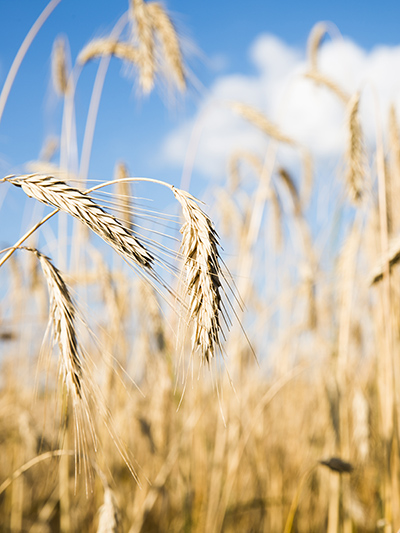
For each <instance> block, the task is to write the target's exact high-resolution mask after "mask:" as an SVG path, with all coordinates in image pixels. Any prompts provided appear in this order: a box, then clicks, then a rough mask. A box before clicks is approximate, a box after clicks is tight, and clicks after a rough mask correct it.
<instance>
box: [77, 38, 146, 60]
mask: <svg viewBox="0 0 400 533" xmlns="http://www.w3.org/2000/svg"><path fill="white" fill-rule="evenodd" d="M104 55H113V56H115V57H118V58H119V59H123V60H125V61H128V62H129V63H133V64H134V65H139V64H140V61H139V51H138V49H137V48H135V47H134V46H132V45H131V44H129V43H122V42H119V41H116V40H115V39H95V40H93V41H91V42H90V43H89V44H87V45H86V46H85V48H84V49H83V50H82V51H81V52H80V53H79V56H78V63H79V64H80V65H85V63H87V62H88V61H90V60H91V59H95V58H96V57H101V56H104Z"/></svg>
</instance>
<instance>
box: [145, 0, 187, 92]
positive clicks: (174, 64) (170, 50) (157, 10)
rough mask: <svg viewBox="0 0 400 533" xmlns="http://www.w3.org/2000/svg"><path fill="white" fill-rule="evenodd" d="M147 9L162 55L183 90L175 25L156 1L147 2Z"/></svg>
mask: <svg viewBox="0 0 400 533" xmlns="http://www.w3.org/2000/svg"><path fill="white" fill-rule="evenodd" d="M147 10H148V14H149V15H150V17H151V21H152V25H153V28H154V29H155V31H156V32H157V34H158V36H159V38H160V41H161V45H162V48H163V52H164V57H165V59H166V61H167V64H168V65H169V66H170V67H171V71H172V74H173V75H174V77H175V80H176V84H177V86H178V88H179V90H181V91H184V90H185V88H186V78H185V72H184V68H183V59H182V51H181V47H180V44H179V39H178V34H177V32H176V30H175V27H174V25H173V23H172V21H171V19H170V17H169V16H168V14H167V13H166V12H165V10H164V8H163V7H162V5H161V4H159V3H158V2H151V3H148V4H147Z"/></svg>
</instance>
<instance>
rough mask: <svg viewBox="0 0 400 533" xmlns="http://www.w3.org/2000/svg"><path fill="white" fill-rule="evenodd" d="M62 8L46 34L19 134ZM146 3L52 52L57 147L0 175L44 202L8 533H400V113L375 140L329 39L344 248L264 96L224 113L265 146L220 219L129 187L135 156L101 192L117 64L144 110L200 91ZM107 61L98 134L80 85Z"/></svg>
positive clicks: (20, 260) (169, 22)
mask: <svg viewBox="0 0 400 533" xmlns="http://www.w3.org/2000/svg"><path fill="white" fill-rule="evenodd" d="M57 3H58V1H57V0H52V1H51V2H50V3H49V4H48V6H47V8H46V10H45V11H44V12H43V14H42V15H41V16H40V17H39V18H38V19H37V21H36V22H35V21H32V24H33V27H32V28H33V30H34V31H33V32H32V33H31V34H29V35H28V36H27V40H26V41H25V42H24V43H23V45H22V46H21V49H20V51H19V52H18V54H17V56H16V57H17V61H16V62H15V64H14V65H13V67H12V69H11V70H10V73H9V75H8V77H7V78H6V81H5V83H4V86H3V88H2V92H1V94H0V120H1V117H2V114H3V111H4V108H5V107H6V104H7V98H8V95H9V94H10V93H11V92H12V86H13V81H14V78H15V75H16V73H17V71H18V68H19V66H20V64H21V62H22V61H23V58H24V55H25V53H26V52H27V51H28V49H29V46H30V45H31V43H32V41H33V39H34V38H35V35H36V34H37V33H38V32H40V31H45V30H44V28H43V25H44V24H45V22H46V20H47V17H48V16H49V15H50V14H51V12H52V10H53V9H55V8H56V6H57ZM127 9H128V10H127V13H126V16H125V18H124V19H123V20H122V22H121V21H119V22H118V23H117V25H116V27H115V28H114V30H113V31H112V32H111V33H110V35H106V36H103V37H102V38H95V39H92V40H91V41H89V42H88V44H87V45H86V46H85V47H84V48H83V49H82V50H81V51H79V53H78V54H77V56H76V58H75V59H73V58H72V59H71V57H70V55H69V47H68V45H67V41H66V38H65V37H59V38H58V39H57V40H56V41H55V43H54V46H53V50H52V54H51V58H47V59H49V68H51V76H52V84H53V88H54V91H55V93H56V94H57V97H58V98H59V99H60V101H61V102H62V105H63V115H62V123H61V124H60V136H59V138H58V139H56V140H55V139H50V140H49V142H47V144H46V145H45V148H44V149H43V150H42V153H41V155H40V156H39V157H38V159H37V160H36V161H30V162H29V163H27V164H26V165H25V167H24V168H25V170H24V172H17V173H13V169H10V173H9V175H7V176H1V179H0V188H1V189H3V190H4V191H6V192H5V193H4V194H6V193H7V194H10V193H11V191H12V194H13V195H14V196H13V198H14V197H16V198H18V202H17V205H15V204H13V205H14V209H15V210H17V211H18V212H17V216H18V218H19V219H21V220H22V219H23V218H24V217H25V220H26V218H27V217H26V211H25V210H26V209H28V211H27V212H28V213H32V209H33V208H32V206H35V207H34V209H35V211H33V213H34V217H32V223H31V224H30V225H29V229H28V230H27V231H26V232H25V233H24V232H22V233H21V234H20V236H19V239H18V241H16V242H8V243H7V245H4V249H3V250H1V257H0V267H1V272H0V274H1V276H0V278H1V285H0V286H1V307H0V320H1V321H0V346H1V358H0V368H1V374H0V375H1V378H0V530H1V531H4V532H8V531H9V532H16V531H21V532H22V531H23V532H25V531H26V532H28V531H29V532H44V533H45V532H53V531H55V532H63V533H66V532H75V531H85V532H86V531H87V532H96V531H97V532H102V533H105V532H114V533H116V532H129V533H134V532H136V533H139V532H143V533H145V532H149V533H150V532H156V531H157V532H158V531H160V532H198V533H200V532H207V533H213V532H215V533H217V532H220V531H225V532H238V531H240V532H272V533H274V532H284V533H290V532H307V533H312V532H315V533H318V532H322V531H327V532H328V533H337V532H341V533H352V532H375V531H384V532H385V533H389V532H393V533H395V532H396V531H397V530H398V528H399V527H400V461H399V443H400V440H399V437H400V435H399V430H400V407H399V406H400V361H399V355H398V354H399V350H400V327H399V326H400V292H399V285H398V283H399V281H400V277H399V268H398V266H397V263H398V261H399V258H400V242H399V238H398V234H399V230H400V215H399V214H398V213H399V211H398V209H397V207H396V206H397V205H398V204H397V201H398V200H399V198H400V129H399V123H398V119H397V116H396V110H395V107H394V106H393V107H392V108H391V109H390V113H389V117H388V120H387V124H388V128H387V129H388V131H384V132H383V131H378V128H377V131H376V143H375V144H374V145H373V147H371V145H370V144H368V143H367V142H366V141H365V138H364V134H363V127H362V122H361V118H360V105H361V104H362V102H363V92H362V90H361V88H360V90H359V91H357V92H355V93H354V94H348V93H347V91H346V90H345V89H344V88H343V87H341V86H340V85H339V84H338V83H337V81H336V80H335V79H331V78H330V77H329V75H328V74H327V73H326V72H321V71H320V70H319V60H318V59H319V53H320V49H321V46H323V44H322V39H323V37H324V36H325V35H326V33H327V31H328V28H327V26H326V24H325V23H318V24H317V25H316V26H315V27H314V28H313V29H312V31H311V33H310V36H309V48H308V52H307V53H308V59H307V65H308V66H307V70H306V71H305V72H303V73H302V76H303V77H304V79H307V80H308V82H309V83H310V84H313V85H314V86H315V89H316V90H317V91H326V92H327V93H329V94H330V95H331V96H332V98H334V99H336V100H337V102H338V103H339V105H340V108H341V112H342V115H343V129H342V135H343V138H344V139H345V144H346V149H345V150H344V152H343V154H342V155H341V158H340V161H338V164H337V168H339V169H340V170H339V171H338V172H337V175H336V176H335V178H334V179H335V183H334V190H335V191H336V193H335V196H334V197H332V198H331V203H330V205H329V208H327V209H326V213H327V214H326V220H325V234H324V235H327V237H326V238H325V240H324V242H321V238H319V234H318V232H317V231H316V227H315V210H317V209H318V206H322V205H323V206H325V205H326V202H327V200H326V197H322V195H323V194H324V189H323V188H321V187H320V185H319V183H320V181H319V176H318V175H315V174H316V172H315V170H313V163H314V161H313V157H312V152H311V150H310V147H308V146H304V145H303V144H300V143H299V142H298V141H297V140H295V139H294V138H292V137H291V136H290V135H289V134H287V133H286V132H285V129H284V128H283V127H282V126H281V125H280V124H277V123H275V122H274V121H272V120H271V119H270V118H269V117H268V116H266V115H265V114H264V112H263V111H261V110H259V109H256V108H254V107H252V106H250V105H248V104H247V103H245V102H240V101H229V102H228V101H227V102H221V106H224V108H226V110H228V112H229V113H232V114H233V115H235V116H236V117H239V118H240V119H241V120H242V121H243V124H246V125H247V126H249V127H251V128H254V130H255V131H257V132H258V133H259V134H261V135H263V136H264V137H265V139H266V140H267V141H268V142H267V150H266V152H265V153H264V154H261V155H260V153H259V152H258V151H257V150H254V151H251V150H247V149H243V150H236V151H233V152H232V153H231V154H230V157H229V160H228V161H227V162H226V168H227V172H226V178H225V181H224V182H223V183H220V184H219V185H215V186H213V188H212V190H211V191H207V196H206V197H207V202H206V203H203V202H202V200H201V199H200V198H195V197H194V196H192V195H191V194H189V192H187V191H186V190H184V188H182V187H178V186H177V185H173V184H170V183H168V182H167V181H165V180H164V179H163V176H158V177H157V178H154V177H147V176H135V175H132V174H131V173H130V171H129V169H128V168H127V166H126V164H124V163H123V162H122V155H121V160H120V161H115V162H112V163H113V165H114V166H115V172H114V175H113V176H109V179H108V180H107V181H104V180H100V179H98V178H97V177H96V176H95V175H92V174H91V173H90V172H89V161H90V157H91V150H92V142H93V135H94V131H95V128H96V119H97V111H98V107H99V100H100V95H101V92H102V89H103V83H104V79H105V77H106V74H107V68H108V64H109V62H110V60H111V61H115V62H117V61H118V62H123V63H124V64H125V65H128V67H129V68H131V69H133V72H134V76H135V83H136V85H137V87H139V89H140V91H141V94H142V95H147V94H150V93H151V92H152V91H153V90H154V88H155V87H156V86H157V83H159V82H160V80H162V81H163V82H164V83H165V84H167V85H168V86H169V87H170V88H171V90H173V91H175V92H176V93H177V94H183V93H185V91H187V90H189V89H190V72H189V69H188V67H187V65H186V63H185V53H184V52H185V51H184V49H183V46H182V40H181V38H180V35H179V34H178V32H177V30H176V28H175V25H174V21H173V19H172V18H171V16H170V15H169V14H168V12H167V10H166V9H165V8H164V7H163V6H162V5H161V4H159V3H157V2H145V1H144V0H132V1H131V2H130V3H129V5H127ZM89 37H90V36H89ZM93 63H95V64H96V68H98V71H97V73H98V75H97V77H96V79H95V82H94V87H93V93H92V97H91V100H90V103H89V112H88V117H87V122H86V127H85V134H84V136H83V140H82V139H80V138H79V139H78V136H77V134H76V127H75V126H76V114H77V113H78V112H79V111H78V109H79V108H80V107H79V88H80V86H79V77H80V76H83V75H84V72H85V69H86V68H87V65H88V64H93ZM77 102H78V103H77ZM127 105H129V102H127ZM371 113H373V110H371ZM385 123H386V122H385ZM0 127H1V123H0ZM132 127H135V125H134V124H133V125H132ZM325 133H326V132H324V131H322V132H320V135H321V136H323V135H324V134H325ZM78 141H79V142H78ZM79 143H81V144H82V147H81V146H80V144H79ZM282 147H283V148H284V149H285V150H289V151H291V153H292V152H293V154H294V157H295V158H296V160H297V162H298V164H297V171H296V172H294V173H293V172H292V170H291V168H289V167H287V166H286V165H285V158H284V157H281V156H280V154H281V152H280V151H279V150H280V149H281V148H282ZM76 154H79V164H77V161H76ZM22 163H23V162H21V164H22ZM160 191H161V192H160ZM320 195H321V196H320ZM153 197H155V198H157V201H155V202H152V200H153ZM160 198H161V201H159V199H160ZM28 206H30V207H28ZM2 209H4V208H3V207H2ZM29 210H30V211H29ZM337 234H339V237H338V238H337V239H336V240H335V243H334V244H333V245H331V246H328V245H327V244H326V242H327V241H329V239H330V238H331V237H332V236H333V235H337ZM332 239H333V237H332Z"/></svg>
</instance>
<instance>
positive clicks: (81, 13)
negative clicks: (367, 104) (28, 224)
mask: <svg viewBox="0 0 400 533" xmlns="http://www.w3.org/2000/svg"><path fill="white" fill-rule="evenodd" d="M46 3H47V2H44V1H41V0H40V1H39V0H35V1H32V0H12V1H11V0H0V87H1V86H2V85H3V83H4V80H5V77H6V74H7V72H8V69H9V67H10V65H11V62H12V60H13V57H14V55H15V54H16V52H17V50H18V47H19V45H20V44H21V42H22V40H23V38H24V37H25V35H26V33H27V32H28V30H29V28H30V27H31V25H32V24H33V22H34V20H35V19H36V17H37V16H38V15H39V13H40V12H41V10H42V9H43V8H44V7H45V5H46ZM244 5H245V7H244ZM166 6H167V8H168V10H169V12H170V13H171V15H172V17H173V20H174V22H175V23H176V26H177V28H178V30H179V31H180V33H181V34H182V37H183V39H184V41H186V42H187V41H190V42H191V43H192V45H190V46H189V47H188V49H187V60H188V65H189V68H190V70H191V71H192V72H193V75H194V79H195V80H196V81H195V82H193V83H192V87H191V89H190V90H189V92H188V93H187V94H186V95H185V96H184V97H182V96H179V95H177V96H176V98H175V99H174V101H172V102H171V101H168V98H167V97H166V93H165V91H163V90H162V88H160V87H159V88H158V89H156V90H155V91H154V93H153V94H151V95H150V96H148V97H143V96H141V95H138V94H137V93H138V91H137V85H136V84H135V80H134V78H133V77H132V76H127V75H126V69H125V68H124V67H123V66H122V65H121V63H120V62H119V61H118V60H113V61H112V62H111V67H110V70H109V73H108V76H107V80H106V84H105V87H104V93H103V96H102V102H101V105H100V113H99V117H98V123H97V127H96V133H95V138H94V146H93V153H92V160H91V165H90V177H93V178H99V179H109V178H111V177H112V174H113V169H114V165H115V163H116V161H117V160H124V161H126V163H127V164H128V167H129V169H130V170H131V173H132V174H136V175H145V176H151V177H156V178H159V179H165V180H167V181H169V182H171V183H174V184H176V185H179V183H180V180H181V172H182V165H183V159H184V152H185V150H186V149H187V140H188V138H189V137H190V133H191V131H192V129H193V126H194V124H195V123H196V117H197V116H198V110H199V109H200V110H201V109H204V108H207V106H209V103H210V101H211V102H212V101H213V99H215V98H217V99H218V98H219V99H221V98H222V99H223V98H236V99H241V100H243V101H246V102H247V103H249V104H252V105H255V106H258V107H259V108H260V109H262V110H263V111H265V112H267V113H270V116H271V118H272V119H273V120H278V119H279V113H278V112H276V110H277V109H278V108H279V105H280V103H279V97H280V93H281V91H282V92H284V86H285V84H286V83H287V79H288V78H289V77H290V73H291V72H292V71H293V72H297V70H299V69H301V66H302V64H304V60H305V53H306V43H307V37H308V34H309V32H310V30H311V28H312V26H313V25H314V24H315V23H316V22H318V21H319V20H330V21H332V22H333V23H334V24H336V26H337V27H338V28H339V30H340V32H341V33H342V35H343V36H344V37H345V38H348V39H349V41H346V43H345V45H343V46H342V47H341V48H340V47H337V46H336V45H332V43H329V42H328V43H327V45H326V47H324V50H323V54H322V56H323V57H321V61H322V63H323V64H325V63H326V65H327V70H328V71H329V68H330V65H333V67H332V75H333V76H336V77H337V79H339V80H340V81H341V82H342V83H343V84H344V85H345V86H346V84H348V90H349V91H350V92H351V91H354V90H357V89H358V87H357V84H359V83H365V79H366V78H365V77H366V76H369V74H370V72H371V71H374V73H375V74H374V76H375V77H376V79H379V80H380V84H381V87H380V88H381V89H382V90H383V91H384V92H385V90H386V86H387V87H388V91H389V93H390V94H388V95H386V96H385V98H386V100H385V105H386V104H387V103H388V102H389V99H390V98H393V95H394V94H396V91H397V88H399V89H400V86H399V87H398V82H399V81H400V80H398V78H397V76H395V75H394V71H396V69H397V70H398V71H400V68H398V66H400V65H399V63H398V62H397V61H398V60H399V59H400V55H399V54H398V53H397V52H398V48H397V45H398V43H399V42H400V32H399V22H398V21H399V20H400V5H399V3H397V2H380V3H379V8H378V7H377V4H376V2H363V3H361V2H343V1H341V2H329V3H328V2H325V3H323V2H306V1H305V2H297V1H281V2H279V3H278V2H266V1H261V0H249V1H248V2H247V3H246V4H244V3H243V2H233V1H229V2H228V1H225V0H224V1H216V2H215V1H214V2H211V1H203V2H187V1H183V0H170V1H169V2H167V3H166ZM127 8H128V1H127V0H114V1H112V2H111V1H103V0H100V1H99V0H97V1H92V0H86V1H81V0H62V1H61V3H60V4H59V6H58V7H57V8H56V9H55V11H54V13H53V14H52V15H51V16H50V18H49V19H48V21H47V22H46V23H45V25H44V27H43V28H42V30H41V31H40V33H39V34H38V36H37V38H36V39H35V41H34V42H33V44H32V46H31V48H30V50H29V51H28V54H27V56H26V58H25V60H24V62H23V64H22V67H21V69H20V71H19V73H18V75H17V78H16V80H15V83H14V86H13V88H12V91H11V94H10V97H9V100H8V102H7V106H6V109H5V112H4V115H3V118H2V121H1V123H0V173H1V174H2V175H5V174H8V173H18V172H24V170H25V167H24V165H25V163H26V162H27V161H30V160H33V159H37V158H38V156H39V153H40V150H41V147H42V146H43V143H44V140H45V139H46V137H47V136H48V135H58V134H59V132H60V124H61V113H62V105H61V102H60V101H59V100H58V99H57V97H56V95H55V93H54V90H53V89H52V85H51V75H50V54H51V49H52V45H53V42H54V40H55V38H56V37H57V36H58V35H59V34H64V35H66V36H67V37H68V40H69V43H70V47H71V56H72V60H73V61H74V60H75V58H76V56H77V54H78V53H79V51H80V50H81V49H82V47H83V46H84V45H85V44H86V43H87V42H88V41H90V39H92V38H94V37H99V36H105V35H107V34H108V33H109V32H110V30H111V28H112V27H113V25H114V24H115V22H116V21H117V20H118V18H119V17H120V16H121V15H122V13H123V12H124V11H126V10H127ZM327 41H329V39H327ZM377 45H385V46H386V48H385V49H384V53H383V54H381V55H379V54H378V53H377V52H376V50H377V48H376V47H377ZM335 46H336V47H335ZM339 48H340V49H339ZM324 54H325V55H324ZM385 54H386V55H385ZM382 57H383V60H382V61H381V59H382ZM388 57H390V58H392V63H391V66H388V60H387V58H388ZM324 58H325V59H324ZM324 61H325V63H324ZM346 61H347V63H346ZM342 63H346V65H347V69H348V70H347V71H348V72H350V74H351V75H350V76H349V75H348V74H346V72H344V73H342V74H341V72H340V67H341V66H342ZM371 65H372V66H371ZM381 65H386V66H385V67H382V68H383V71H382V69H381ZM396 65H398V66H397V67H396ZM96 68H97V62H96V63H93V64H91V65H89V66H88V67H87V68H86V69H85V70H84V73H83V74H82V76H81V79H80V80H79V84H78V89H77V100H76V110H77V117H78V119H77V120H78V141H81V140H82V134H83V124H84V119H85V117H86V112H87V107H88V103H89V98H90V91H91V87H92V84H93V81H94V76H95V73H96ZM374 69H375V70H374ZM385 69H386V70H385ZM353 70H354V72H353ZM358 72H360V74H359V75H358V74H357V75H354V79H352V80H350V81H351V82H350V81H349V78H352V74H354V73H358ZM382 72H383V75H382ZM274 76H275V77H274ZM374 79H375V78H374ZM301 90H303V89H300V92H301ZM304 90H305V89H304ZM398 92H399V94H400V90H399V91H398ZM315 98H320V96H318V95H317V96H315V97H314V95H313V96H312V99H313V101H314V100H315ZM321 98H322V99H323V100H324V99H325V100H326V98H327V97H326V95H323V96H321ZM325 100H324V101H323V102H322V103H324V104H326V101H325ZM399 103H400V102H399ZM335 105H336V104H332V106H333V107H329V105H327V108H329V109H330V111H329V112H328V115H329V116H328V118H330V119H332V120H333V126H332V128H333V130H332V131H333V133H332V134H331V137H330V138H328V140H327V141H326V143H325V144H324V145H322V144H321V143H320V144H321V145H320V144H318V141H319V138H318V134H316V135H314V133H313V132H312V131H311V129H310V128H311V126H310V128H309V129H308V130H307V128H305V129H306V133H305V136H304V142H308V143H311V144H312V143H314V144H315V146H316V148H315V149H316V150H317V154H316V155H317V156H321V157H322V156H323V157H326V156H327V155H329V154H330V153H331V152H332V154H334V155H337V154H338V153H339V151H340V149H341V146H340V142H339V141H337V139H338V138H339V137H340V135H339V133H338V134H337V135H336V136H335V131H336V130H335V128H336V127H339V126H338V124H335V117H336V115H338V111H337V109H336V108H335V107H334V106H335ZM286 108H287V109H288V110H291V111H293V116H294V117H298V120H297V125H296V124H295V121H292V123H290V121H289V120H288V119H287V117H285V116H284V117H283V122H282V123H283V125H284V126H285V127H287V128H288V131H290V133H291V134H293V135H296V134H297V133H298V132H297V129H298V128H297V129H296V127H297V126H298V124H299V122H301V121H302V120H303V117H302V115H301V113H300V111H301V110H300V111H299V108H298V103H296V102H289V103H288V104H287V106H286ZM316 113H317V114H318V113H319V111H316ZM287 114H288V113H286V115H287ZM307 114H308V115H309V114H310V112H308V111H307ZM311 115H312V113H311ZM213 117H214V118H215V117H218V119H219V122H218V125H216V124H215V123H213V122H212V121H211V122H210V123H209V124H206V125H205V133H207V134H208V137H207V138H208V139H209V141H208V144H207V142H206V141H204V142H203V144H202V145H199V154H198V157H197V162H196V165H195V168H194V174H193V181H192V185H191V186H192V187H194V191H195V192H197V188H196V183H197V180H199V179H200V178H201V177H205V176H206V175H207V177H208V178H210V179H211V180H214V179H216V180H221V179H222V177H221V175H222V174H223V165H224V164H225V162H224V158H226V154H227V153H228V152H229V150H231V149H232V148H234V146H235V142H236V143H239V144H241V143H242V141H241V139H240V138H239V137H238V136H237V135H236V133H235V132H239V130H240V134H241V135H242V134H243V132H244V133H246V139H247V140H245V141H243V142H244V143H245V145H246V143H249V144H253V143H254V146H255V147H256V149H259V150H263V146H264V145H263V142H264V141H262V140H260V138H258V137H257V136H256V134H255V133H254V132H253V131H251V129H249V128H247V129H246V128H245V126H244V125H243V124H242V123H239V122H237V121H236V122H235V123H233V122H232V120H231V118H229V117H227V114H226V112H225V114H223V113H222V114H221V115H218V113H216V114H215V115H214V114H213ZM325 119H327V117H325V118H324V120H325ZM315 120H317V119H316V118H315ZM366 127H367V129H368V124H367V125H366ZM371 128H372V127H371ZM224 139H225V140H226V139H228V140H229V143H230V144H229V143H228V142H226V143H225V144H224ZM220 140H222V142H221V146H220V144H219V142H220ZM301 142H303V139H301ZM185 143H186V144H185ZM13 194H14V193H13ZM13 194H11V195H10V199H8V200H7V201H6V202H5V203H4V204H3V205H2V214H3V215H4V214H8V208H10V209H13V210H15V209H18V201H19V198H20V196H18V199H15V200H13V199H14V196H13ZM0 198H2V196H0ZM28 218H29V217H28ZM3 227H4V226H3ZM16 233H19V228H17V229H16ZM3 239H4V236H3V235H2V236H1V240H2V241H3Z"/></svg>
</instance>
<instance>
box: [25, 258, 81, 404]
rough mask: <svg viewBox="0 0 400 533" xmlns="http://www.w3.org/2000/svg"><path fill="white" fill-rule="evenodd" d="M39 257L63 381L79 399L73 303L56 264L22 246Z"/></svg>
mask: <svg viewBox="0 0 400 533" xmlns="http://www.w3.org/2000/svg"><path fill="white" fill-rule="evenodd" d="M25 249H26V250H28V251H30V252H32V253H34V254H35V255H36V257H37V258H38V260H39V263H40V266H41V268H42V271H43V274H44V276H45V278H46V282H47V287H48V290H49V295H50V320H51V322H52V325H53V331H54V338H55V341H56V342H57V344H58V346H59V348H60V353H61V374H62V381H63V382H64V383H65V384H66V386H67V390H68V392H69V393H70V394H72V396H73V397H75V398H77V399H82V364H81V361H80V357H79V350H78V341H77V336H76V330H75V314H76V312H75V306H74V304H73V302H72V299H71V296H70V294H69V291H68V288H67V286H66V284H65V282H64V280H63V278H62V275H61V273H60V271H59V270H58V268H56V267H55V266H54V265H53V263H52V262H51V260H50V259H49V258H48V257H46V256H45V255H43V254H42V253H41V252H39V250H37V249H36V248H25Z"/></svg>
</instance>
